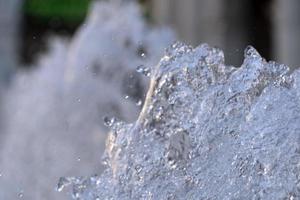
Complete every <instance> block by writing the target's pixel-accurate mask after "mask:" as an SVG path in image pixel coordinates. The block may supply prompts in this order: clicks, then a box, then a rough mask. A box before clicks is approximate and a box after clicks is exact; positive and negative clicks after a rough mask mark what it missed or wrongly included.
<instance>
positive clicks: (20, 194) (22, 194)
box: [18, 190, 24, 198]
mask: <svg viewBox="0 0 300 200" xmlns="http://www.w3.org/2000/svg"><path fill="white" fill-rule="evenodd" d="M18 197H19V198H23V197H24V191H23V190H21V191H20V192H19V194H18Z"/></svg>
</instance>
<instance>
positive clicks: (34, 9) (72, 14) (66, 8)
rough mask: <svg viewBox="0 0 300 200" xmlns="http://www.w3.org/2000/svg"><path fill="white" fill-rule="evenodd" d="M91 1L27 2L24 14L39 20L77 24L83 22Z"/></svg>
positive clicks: (48, 0) (32, 0)
mask: <svg viewBox="0 0 300 200" xmlns="http://www.w3.org/2000/svg"><path fill="white" fill-rule="evenodd" d="M90 2H91V0H27V1H26V3H25V5H24V11H25V14H26V15H28V16H31V17H35V18H39V19H41V20H45V21H47V20H50V19H52V18H54V17H56V18H60V19H61V20H63V21H64V22H67V23H68V22H69V23H79V22H81V21H83V19H84V18H85V16H86V13H87V11H88V7H89V4H90Z"/></svg>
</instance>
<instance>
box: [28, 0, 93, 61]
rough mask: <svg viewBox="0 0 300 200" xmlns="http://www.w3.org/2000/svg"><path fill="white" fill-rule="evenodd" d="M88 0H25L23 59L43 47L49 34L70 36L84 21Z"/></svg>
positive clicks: (41, 49) (30, 57)
mask: <svg viewBox="0 0 300 200" xmlns="http://www.w3.org/2000/svg"><path fill="white" fill-rule="evenodd" d="M90 2H91V0H27V1H25V3H24V7H23V11H24V12H23V15H24V17H23V19H24V20H23V35H22V38H23V44H22V61H23V62H24V63H26V64H28V63H31V62H32V61H33V60H34V59H35V57H36V55H37V54H38V53H40V52H43V51H44V50H45V49H46V43H47V38H48V36H49V35H52V34H55V35H61V36H70V35H72V34H73V33H74V31H75V30H76V29H77V27H78V26H79V25H80V24H81V23H82V22H83V20H84V18H85V16H86V13H87V10H88V6H89V4H90Z"/></svg>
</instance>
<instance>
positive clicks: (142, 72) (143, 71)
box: [136, 65, 151, 77]
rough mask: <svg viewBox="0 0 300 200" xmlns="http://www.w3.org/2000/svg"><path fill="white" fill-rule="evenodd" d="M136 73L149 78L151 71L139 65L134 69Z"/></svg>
mask: <svg viewBox="0 0 300 200" xmlns="http://www.w3.org/2000/svg"><path fill="white" fill-rule="evenodd" d="M136 71H137V72H138V73H141V74H143V75H144V76H147V77H149V76H150V75H151V70H150V68H148V67H145V66H144V65H139V66H138V67H137V68H136Z"/></svg>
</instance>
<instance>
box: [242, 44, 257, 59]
mask: <svg viewBox="0 0 300 200" xmlns="http://www.w3.org/2000/svg"><path fill="white" fill-rule="evenodd" d="M244 56H245V58H247V57H254V58H255V57H260V55H259V53H258V52H257V51H256V49H255V48H254V47H253V46H251V45H248V46H247V47H246V48H245V51H244Z"/></svg>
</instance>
